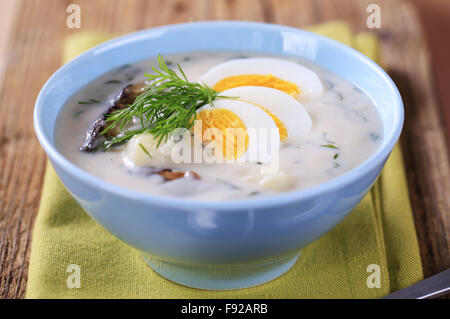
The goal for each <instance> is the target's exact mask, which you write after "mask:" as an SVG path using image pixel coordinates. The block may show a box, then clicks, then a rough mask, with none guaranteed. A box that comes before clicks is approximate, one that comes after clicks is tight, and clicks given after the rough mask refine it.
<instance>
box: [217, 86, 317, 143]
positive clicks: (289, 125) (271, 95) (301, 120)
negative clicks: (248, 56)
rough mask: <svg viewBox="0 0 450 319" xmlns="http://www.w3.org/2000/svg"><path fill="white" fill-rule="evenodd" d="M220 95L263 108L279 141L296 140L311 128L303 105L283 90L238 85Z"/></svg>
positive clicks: (310, 122)
mask: <svg viewBox="0 0 450 319" xmlns="http://www.w3.org/2000/svg"><path fill="white" fill-rule="evenodd" d="M221 95H222V96H230V97H237V98H238V99H239V100H241V101H245V102H248V103H252V104H254V105H256V106H258V107H260V108H261V109H263V110H264V111H265V112H266V113H268V114H269V115H270V117H272V119H273V120H274V121H275V124H276V125H277V127H278V129H279V133H280V140H281V142H292V143H294V142H298V141H299V140H301V138H303V137H305V136H306V135H307V134H308V133H309V131H310V130H311V127H312V121H311V118H310V116H309V114H308V112H307V111H306V109H305V107H304V106H303V105H302V104H301V103H300V102H299V101H297V100H296V99H295V98H293V97H292V96H291V95H289V94H287V93H285V92H283V91H279V90H276V89H272V88H269V87H262V86H240V87H236V88H233V89H229V90H226V91H223V92H222V93H221Z"/></svg>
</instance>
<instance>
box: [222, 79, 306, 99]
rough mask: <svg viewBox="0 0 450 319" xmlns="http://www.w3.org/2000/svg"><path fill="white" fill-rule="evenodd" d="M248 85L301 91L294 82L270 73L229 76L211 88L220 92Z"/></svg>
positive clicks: (289, 92)
mask: <svg viewBox="0 0 450 319" xmlns="http://www.w3.org/2000/svg"><path fill="white" fill-rule="evenodd" d="M249 85H251V86H265V87H269V88H273V89H276V90H280V91H283V92H285V93H287V94H289V95H297V94H300V93H301V91H300V89H299V88H298V86H297V85H296V84H294V83H292V82H289V81H285V80H283V79H280V78H277V77H276V76H273V75H272V74H268V75H262V74H244V75H235V76H230V77H227V78H224V79H222V80H220V81H219V82H217V83H216V84H215V85H214V87H213V89H214V90H216V91H218V92H222V91H225V90H228V89H232V88H235V87H239V86H249Z"/></svg>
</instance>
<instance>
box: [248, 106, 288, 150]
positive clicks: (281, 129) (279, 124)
mask: <svg viewBox="0 0 450 319" xmlns="http://www.w3.org/2000/svg"><path fill="white" fill-rule="evenodd" d="M245 102H247V103H251V104H253V105H255V106H257V107H259V108H260V109H262V110H263V111H264V112H266V113H267V114H269V115H270V117H271V118H272V120H273V121H274V122H275V124H276V125H277V127H278V132H279V133H280V141H281V142H284V141H286V139H287V137H288V131H287V128H286V126H284V123H283V122H281V120H280V119H279V118H278V116H276V115H275V114H273V113H272V112H270V111H269V110H268V109H266V108H265V107H262V106H261V105H258V104H256V103H253V102H250V101H245Z"/></svg>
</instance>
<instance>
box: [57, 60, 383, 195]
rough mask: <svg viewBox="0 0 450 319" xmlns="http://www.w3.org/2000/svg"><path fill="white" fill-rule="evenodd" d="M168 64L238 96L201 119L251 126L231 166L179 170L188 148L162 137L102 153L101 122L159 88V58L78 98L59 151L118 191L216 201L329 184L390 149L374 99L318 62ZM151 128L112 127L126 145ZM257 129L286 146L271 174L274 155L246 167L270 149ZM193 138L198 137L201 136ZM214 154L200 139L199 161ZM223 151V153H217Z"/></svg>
mask: <svg viewBox="0 0 450 319" xmlns="http://www.w3.org/2000/svg"><path fill="white" fill-rule="evenodd" d="M164 60H165V62H166V65H167V66H168V67H169V68H173V69H174V70H175V69H177V67H176V65H177V64H179V65H180V66H181V67H182V69H183V71H184V73H185V74H186V76H187V78H188V80H189V81H190V82H199V83H205V84H206V85H208V86H211V87H213V88H214V89H215V90H216V91H220V92H222V93H221V94H222V95H225V96H227V97H229V98H225V99H221V98H217V99H216V100H215V101H214V102H213V105H212V106H210V105H205V106H202V107H201V108H197V109H196V110H195V115H196V119H202V120H203V122H204V123H206V124H207V125H210V126H211V125H213V126H214V123H221V124H220V125H222V124H223V125H224V126H227V125H235V126H239V127H243V128H244V133H243V134H244V135H245V136H244V137H243V139H242V140H241V141H244V146H243V148H242V149H240V151H241V153H240V154H235V153H239V151H237V146H236V148H235V149H233V151H235V153H233V154H232V155H234V157H233V156H232V158H231V159H230V160H229V161H227V160H224V161H223V162H222V163H220V162H214V161H213V162H205V160H201V161H200V162H198V161H197V162H195V161H194V160H190V161H189V160H188V161H181V162H180V161H179V158H178V157H177V159H178V160H174V159H173V158H172V156H171V155H170V154H173V153H170V152H171V151H173V147H174V145H176V144H177V143H176V142H177V141H178V142H179V141H183V140H173V139H171V138H170V137H169V138H168V140H164V141H162V142H161V144H160V145H156V143H155V141H156V140H157V139H156V138H154V136H153V135H152V134H150V133H148V132H147V133H143V134H135V135H133V137H132V138H131V139H128V140H125V141H124V142H123V143H117V144H115V145H114V146H113V147H111V148H109V149H107V150H105V148H104V147H103V148H102V147H98V145H99V143H103V142H104V140H105V136H102V134H100V133H102V131H104V129H105V127H106V125H105V123H103V122H101V121H100V122H98V121H99V119H101V118H102V114H105V112H106V113H108V110H109V111H111V112H113V111H117V108H119V107H120V108H121V110H125V109H127V108H129V106H128V105H132V104H133V103H134V102H135V99H136V95H139V94H142V93H143V92H145V90H146V86H145V85H154V84H152V83H151V82H146V84H145V85H144V84H141V83H144V82H143V81H145V80H146V77H145V74H154V72H153V71H152V69H151V67H158V60H157V59H156V58H154V59H150V60H146V61H141V62H138V63H135V64H132V65H124V66H122V67H120V68H118V69H116V70H113V71H111V72H108V73H107V74H104V75H102V76H101V77H99V78H98V79H96V80H95V81H93V82H91V83H89V84H88V85H86V86H85V87H84V88H82V89H81V90H79V91H78V92H76V93H75V94H74V95H73V96H72V97H71V98H70V99H69V100H68V101H67V102H66V104H65V106H64V107H63V109H62V111H61V113H60V114H59V117H58V121H57V124H56V128H55V143H56V147H57V149H58V150H59V151H60V152H61V153H62V154H63V155H64V156H65V157H66V158H67V159H69V160H70V161H71V162H72V163H74V164H75V165H77V166H78V167H80V168H81V169H83V170H84V171H86V172H89V173H91V174H92V175H95V176H98V177H99V178H101V179H103V180H105V181H108V182H110V183H113V184H116V185H119V186H122V187H125V188H128V189H133V190H137V191H140V192H146V193H150V194H153V195H160V196H173V197H183V198H190V199H198V200H208V201H211V200H233V199H242V198H248V197H252V198H253V197H261V196H270V195H274V194H279V193H281V192H286V191H291V190H296V189H304V188H307V187H311V186H314V185H317V184H320V183H324V182H326V181H328V180H330V179H333V178H335V177H337V176H339V175H341V174H343V173H345V172H348V171H349V170H351V169H352V168H355V167H356V166H358V165H359V164H361V163H362V162H364V161H365V160H367V159H368V158H369V157H370V156H371V155H372V154H373V153H374V152H375V151H376V150H377V148H378V147H379V145H380V144H381V141H382V138H383V136H382V132H383V127H382V122H381V119H380V116H379V114H378V112H377V109H376V108H375V106H374V105H373V102H372V101H371V99H370V98H369V97H368V96H367V95H366V94H365V93H364V92H362V91H361V90H360V89H358V88H357V87H356V86H354V85H353V84H352V83H350V82H348V81H346V80H344V79H343V78H341V77H339V76H337V75H336V74H333V73H331V72H329V71H327V70H326V69H324V68H321V67H319V66H317V65H316V64H314V63H311V62H310V61H306V60H301V59H298V58H290V57H279V56H270V57H269V56H267V55H261V54H256V53H252V52H243V53H236V52H187V53H183V54H175V55H167V56H164ZM245 60H248V61H250V62H251V63H249V62H246V61H245ZM230 61H232V63H227V62H230ZM337 63H338V62H337ZM297 66H298V67H297ZM271 67H272V69H271ZM266 69H267V70H266ZM178 73H179V72H178ZM179 74H180V73H179ZM258 74H261V75H262V76H259V75H258ZM224 79H227V80H226V81H223V80H224ZM280 79H281V80H280ZM129 85H132V86H130V87H127V86H129ZM230 87H231V89H230ZM232 87H234V88H232ZM261 87H262V89H261ZM121 92H122V93H121ZM130 92H131V93H130ZM136 92H137V93H136ZM128 93H130V94H132V95H133V94H134V96H131V97H130V96H127V94H128ZM120 94H121V95H120ZM162 94H164V93H162ZM119 95H120V96H119ZM138 98H139V97H138ZM163 98H164V97H163ZM218 110H221V112H218ZM210 112H215V113H210ZM213 115H214V116H215V117H214V116H213ZM155 118H158V117H155ZM103 119H104V117H103ZM172 120H173V119H172ZM96 121H97V122H96ZM99 123H100V124H101V125H100V124H99ZM107 123H109V122H107ZM211 123H213V124H211ZM224 123H225V124H224ZM96 125H97V127H96ZM218 125H219V124H218ZM150 126H151V122H149V123H146V124H144V125H142V123H141V121H140V119H139V118H137V117H133V118H132V119H131V120H130V122H129V123H127V124H126V125H125V126H124V127H123V128H120V127H118V126H116V127H113V128H112V129H111V130H110V131H109V135H108V136H111V134H115V135H114V136H115V137H121V136H124V135H125V134H126V132H127V131H130V130H131V131H133V130H137V129H142V128H144V130H145V128H146V127H150ZM251 126H257V128H261V127H266V128H267V127H269V128H272V130H271V131H270V132H274V134H275V135H274V136H275V137H274V136H272V138H275V139H277V141H278V142H279V144H271V145H272V146H270V145H269V146H268V147H269V149H270V151H273V150H274V148H276V150H277V152H275V153H276V156H277V161H276V165H273V166H272V169H271V170H270V172H267V171H264V170H263V169H262V168H263V167H266V168H268V167H269V166H270V165H271V164H273V163H274V162H273V156H274V155H273V154H275V153H273V154H272V153H271V155H270V156H269V157H268V158H269V160H268V162H267V161H266V157H262V155H261V156H260V153H258V155H257V156H256V157H254V158H250V159H248V160H247V157H246V156H248V153H249V151H248V149H250V148H251V147H253V146H255V145H256V146H255V147H256V148H259V147H260V145H261V143H262V142H260V141H261V139H260V135H257V138H255V136H253V135H252V134H250V130H249V129H250V127H251ZM189 132H190V136H191V137H192V136H193V128H190V129H189ZM200 132H201V131H200ZM258 132H259V131H258ZM258 134H260V133H258ZM201 136H202V135H201ZM185 138H186V136H185ZM203 138H204V136H203ZM236 140H238V138H236ZM236 140H233V142H236ZM208 141H212V138H211V140H208ZM224 141H225V140H224ZM258 141H259V142H258ZM180 143H181V142H179V143H178V144H180ZM258 143H259V144H258ZM192 144H194V142H192V141H191V142H190V144H189V145H192ZM225 144H226V143H225ZM102 145H104V144H102ZM183 145H184V146H186V145H187V144H186V143H185V144H183ZM214 145H216V144H213V146H214ZM231 145H232V146H234V144H231ZM274 145H275V146H274ZM178 146H180V145H178ZM206 147H209V146H208V145H207V144H206V143H205V140H201V141H200V144H199V145H198V144H197V146H194V148H193V151H192V154H191V157H190V159H193V158H194V155H193V153H194V151H196V150H200V152H202V151H203V152H205V148H206ZM162 150H164V152H163V151H162ZM220 150H222V145H220V146H218V148H217V149H216V150H215V151H214V154H218V153H219V151H220ZM208 151H209V150H208ZM158 152H159V153H158ZM177 152H178V151H177ZM183 152H184V150H183V151H182V152H181V153H180V152H178V153H177V154H178V155H180V154H186V153H183ZM205 154H207V152H206V153H205ZM208 154H209V153H208ZM243 154H244V155H245V156H244V155H243ZM222 156H225V155H222ZM271 156H272V157H271ZM239 158H242V159H244V158H246V159H245V160H242V161H238V159H239ZM225 159H226V157H225ZM236 162H238V163H236ZM275 166H276V167H275Z"/></svg>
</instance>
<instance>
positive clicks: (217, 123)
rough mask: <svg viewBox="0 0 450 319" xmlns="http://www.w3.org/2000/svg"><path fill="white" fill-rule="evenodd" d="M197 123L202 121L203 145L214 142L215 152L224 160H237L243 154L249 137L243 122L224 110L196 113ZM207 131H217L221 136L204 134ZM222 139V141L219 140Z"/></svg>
mask: <svg viewBox="0 0 450 319" xmlns="http://www.w3.org/2000/svg"><path fill="white" fill-rule="evenodd" d="M196 119H197V121H199V120H201V121H202V137H203V142H204V143H209V142H212V141H214V143H215V146H216V147H215V151H220V143H222V154H221V156H223V157H224V158H226V159H228V160H231V159H237V158H239V157H241V156H243V155H244V154H245V152H246V151H247V148H248V143H249V137H248V134H247V128H246V127H245V124H244V122H242V120H241V119H240V118H239V117H238V116H237V115H236V114H235V113H233V112H231V111H230V110H226V109H212V110H203V111H201V112H199V113H197V116H196ZM208 129H218V130H219V131H220V132H221V134H220V136H217V135H218V134H214V131H212V132H213V133H212V134H211V135H214V138H213V136H209V134H208V133H207V134H205V131H207V130H208ZM220 138H222V140H220Z"/></svg>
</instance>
